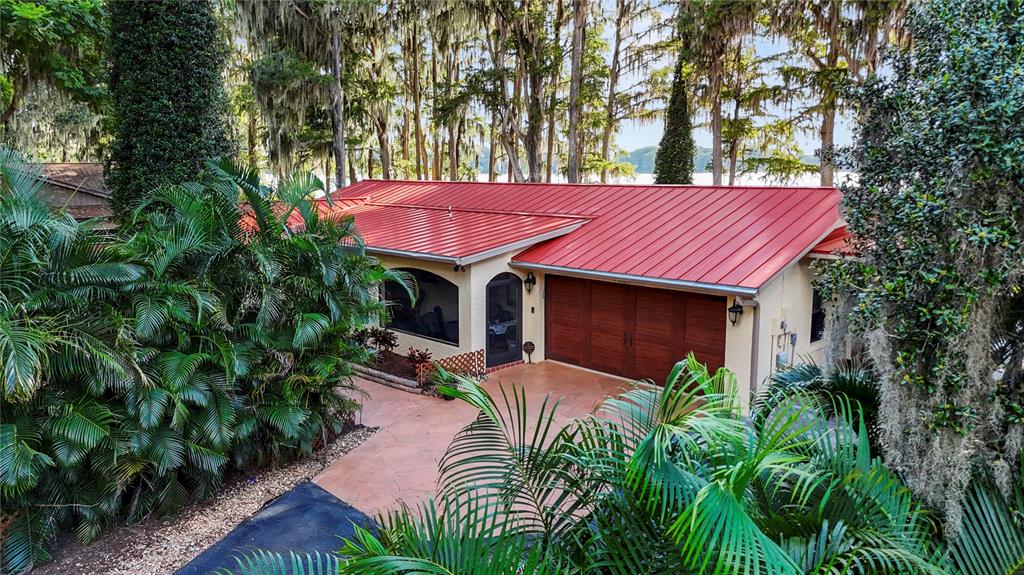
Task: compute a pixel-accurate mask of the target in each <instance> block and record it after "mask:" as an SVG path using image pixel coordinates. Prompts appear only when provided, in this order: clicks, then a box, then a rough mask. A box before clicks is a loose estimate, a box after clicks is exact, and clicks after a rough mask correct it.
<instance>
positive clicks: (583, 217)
mask: <svg viewBox="0 0 1024 575" xmlns="http://www.w3.org/2000/svg"><path fill="white" fill-rule="evenodd" d="M361 205H364V206H381V207H392V208H412V209H420V210H440V211H448V210H451V211H453V212H472V213H480V214H502V215H508V216H541V217H547V218H563V219H574V220H592V219H594V218H598V217H600V215H592V214H564V213H558V212H522V211H513V210H485V209H483V208H460V207H457V206H454V205H452V206H426V205H420V204H392V203H386V202H375V201H373V200H372V199H369V200H368V201H366V202H364V203H363V204H361Z"/></svg>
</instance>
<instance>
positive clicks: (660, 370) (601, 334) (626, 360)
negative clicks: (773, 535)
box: [545, 275, 726, 382]
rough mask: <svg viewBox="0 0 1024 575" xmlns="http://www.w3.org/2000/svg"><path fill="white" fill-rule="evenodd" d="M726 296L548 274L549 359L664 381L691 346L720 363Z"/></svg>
mask: <svg viewBox="0 0 1024 575" xmlns="http://www.w3.org/2000/svg"><path fill="white" fill-rule="evenodd" d="M725 304H726V301H725V298H724V297H721V296H708V295H702V294H691V293H685V292H677V291H670V290H661V289H653V288H643V287H634V286H626V285H621V284H613V283H608V282H599V281H590V280H582V279H577V278H569V277H563V276H550V275H549V276H547V279H546V280H545V318H546V320H545V324H546V326H545V327H546V336H545V341H546V345H547V357H549V358H551V359H554V360H558V361H564V362H566V363H572V364H576V365H580V366H583V367H588V368H591V369H596V370H598V371H604V372H607V373H614V374H616V375H622V376H625V377H630V378H636V379H640V378H650V379H653V380H654V381H657V382H662V381H664V379H665V376H666V375H667V374H668V371H669V370H670V369H671V368H672V365H674V364H675V363H676V362H677V361H679V360H680V359H682V358H684V357H686V354H687V353H689V352H690V351H693V352H694V355H696V356H697V359H699V360H700V361H702V362H704V363H706V364H708V367H710V368H711V369H717V368H719V367H721V366H722V365H723V364H724V363H725V325H726V311H725V309H726V305H725Z"/></svg>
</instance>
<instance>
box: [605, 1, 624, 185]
mask: <svg viewBox="0 0 1024 575" xmlns="http://www.w3.org/2000/svg"><path fill="white" fill-rule="evenodd" d="M615 4H616V14H615V40H614V41H613V42H612V64H611V68H610V69H609V71H608V96H607V98H606V100H605V110H604V130H603V131H602V133H601V160H602V164H601V183H602V184H603V183H605V182H607V181H608V161H609V160H610V158H609V157H608V156H609V155H610V153H611V147H612V133H613V130H614V128H615V116H616V113H617V111H616V109H615V96H616V93H617V91H618V84H619V70H620V67H621V65H622V63H621V62H620V57H619V55H620V52H621V51H622V27H623V25H624V23H625V19H626V16H627V9H626V3H625V1H624V0H617V2H616V3H615Z"/></svg>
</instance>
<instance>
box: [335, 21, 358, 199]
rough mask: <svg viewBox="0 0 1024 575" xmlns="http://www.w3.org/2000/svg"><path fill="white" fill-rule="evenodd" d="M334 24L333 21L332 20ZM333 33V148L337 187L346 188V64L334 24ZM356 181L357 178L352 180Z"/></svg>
mask: <svg viewBox="0 0 1024 575" xmlns="http://www.w3.org/2000/svg"><path fill="white" fill-rule="evenodd" d="M332 22H333V20H332ZM331 27H332V28H333V31H332V33H331V72H332V73H333V74H332V75H333V79H332V80H333V81H332V82H331V132H332V136H333V138H332V146H331V149H332V151H333V152H334V157H335V158H336V159H337V160H336V171H335V174H334V177H335V186H336V187H337V188H344V187H345V93H344V91H343V88H342V83H341V80H342V76H343V75H344V72H345V68H344V66H345V64H344V62H343V60H342V59H341V41H340V39H339V37H338V30H337V24H332V26H331ZM352 180H353V181H355V178H353V179H352Z"/></svg>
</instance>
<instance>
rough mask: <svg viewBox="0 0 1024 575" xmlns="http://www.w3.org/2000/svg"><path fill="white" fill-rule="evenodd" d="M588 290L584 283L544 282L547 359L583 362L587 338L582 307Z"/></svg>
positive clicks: (569, 280) (552, 279)
mask: <svg viewBox="0 0 1024 575" xmlns="http://www.w3.org/2000/svg"><path fill="white" fill-rule="evenodd" d="M588 290H589V287H588V286H587V283H586V282H585V281H584V280H578V279H573V278H562V277H554V276H549V277H548V279H547V281H546V282H545V309H544V315H545V317H546V318H547V319H546V321H545V324H546V334H545V340H544V341H545V346H546V348H547V350H546V351H547V356H548V357H550V358H551V359H554V360H557V361H564V362H567V363H574V364H579V363H581V362H582V361H583V345H584V338H585V337H586V335H587V332H588V329H587V327H588V326H587V317H586V309H585V308H584V307H583V306H582V305H581V304H582V302H583V301H585V300H584V298H585V296H586V292H587V291H588Z"/></svg>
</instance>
